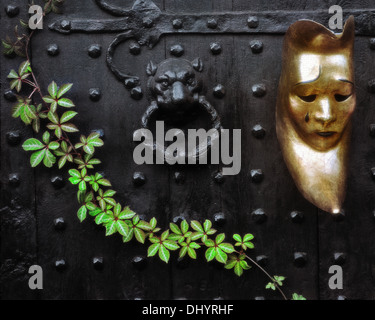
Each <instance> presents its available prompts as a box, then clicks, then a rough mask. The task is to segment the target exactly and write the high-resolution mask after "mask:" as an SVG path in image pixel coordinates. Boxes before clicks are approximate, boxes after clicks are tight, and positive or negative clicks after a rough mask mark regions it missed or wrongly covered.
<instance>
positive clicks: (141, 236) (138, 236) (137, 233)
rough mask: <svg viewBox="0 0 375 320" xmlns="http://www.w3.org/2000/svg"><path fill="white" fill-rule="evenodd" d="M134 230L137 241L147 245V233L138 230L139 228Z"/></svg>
mask: <svg viewBox="0 0 375 320" xmlns="http://www.w3.org/2000/svg"><path fill="white" fill-rule="evenodd" d="M133 230H134V235H135V238H136V239H137V241H138V242H140V243H145V240H146V235H145V233H144V232H143V231H142V230H141V229H138V228H134V229H133Z"/></svg>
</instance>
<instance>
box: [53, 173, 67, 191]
mask: <svg viewBox="0 0 375 320" xmlns="http://www.w3.org/2000/svg"><path fill="white" fill-rule="evenodd" d="M51 183H52V185H53V187H54V188H55V189H61V188H62V187H63V186H64V185H65V181H64V179H63V177H62V176H55V177H53V178H51Z"/></svg>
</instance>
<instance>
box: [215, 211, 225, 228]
mask: <svg viewBox="0 0 375 320" xmlns="http://www.w3.org/2000/svg"><path fill="white" fill-rule="evenodd" d="M213 220H214V223H215V226H217V227H224V226H225V224H226V223H227V218H226V216H225V214H224V212H217V213H215V214H214V216H213Z"/></svg>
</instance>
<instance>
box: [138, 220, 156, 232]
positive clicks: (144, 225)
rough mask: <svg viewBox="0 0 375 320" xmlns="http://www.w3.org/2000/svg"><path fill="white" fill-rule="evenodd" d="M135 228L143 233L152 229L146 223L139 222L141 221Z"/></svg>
mask: <svg viewBox="0 0 375 320" xmlns="http://www.w3.org/2000/svg"><path fill="white" fill-rule="evenodd" d="M137 228H139V229H142V230H144V231H151V229H152V228H151V226H150V224H149V223H148V222H146V221H143V220H141V221H139V223H137Z"/></svg>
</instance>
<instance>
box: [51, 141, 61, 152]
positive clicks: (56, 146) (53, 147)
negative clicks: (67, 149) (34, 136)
mask: <svg viewBox="0 0 375 320" xmlns="http://www.w3.org/2000/svg"><path fill="white" fill-rule="evenodd" d="M59 147H60V144H59V143H58V142H56V141H52V142H51V143H50V144H49V145H48V149H50V150H56V149H58V148H59Z"/></svg>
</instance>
